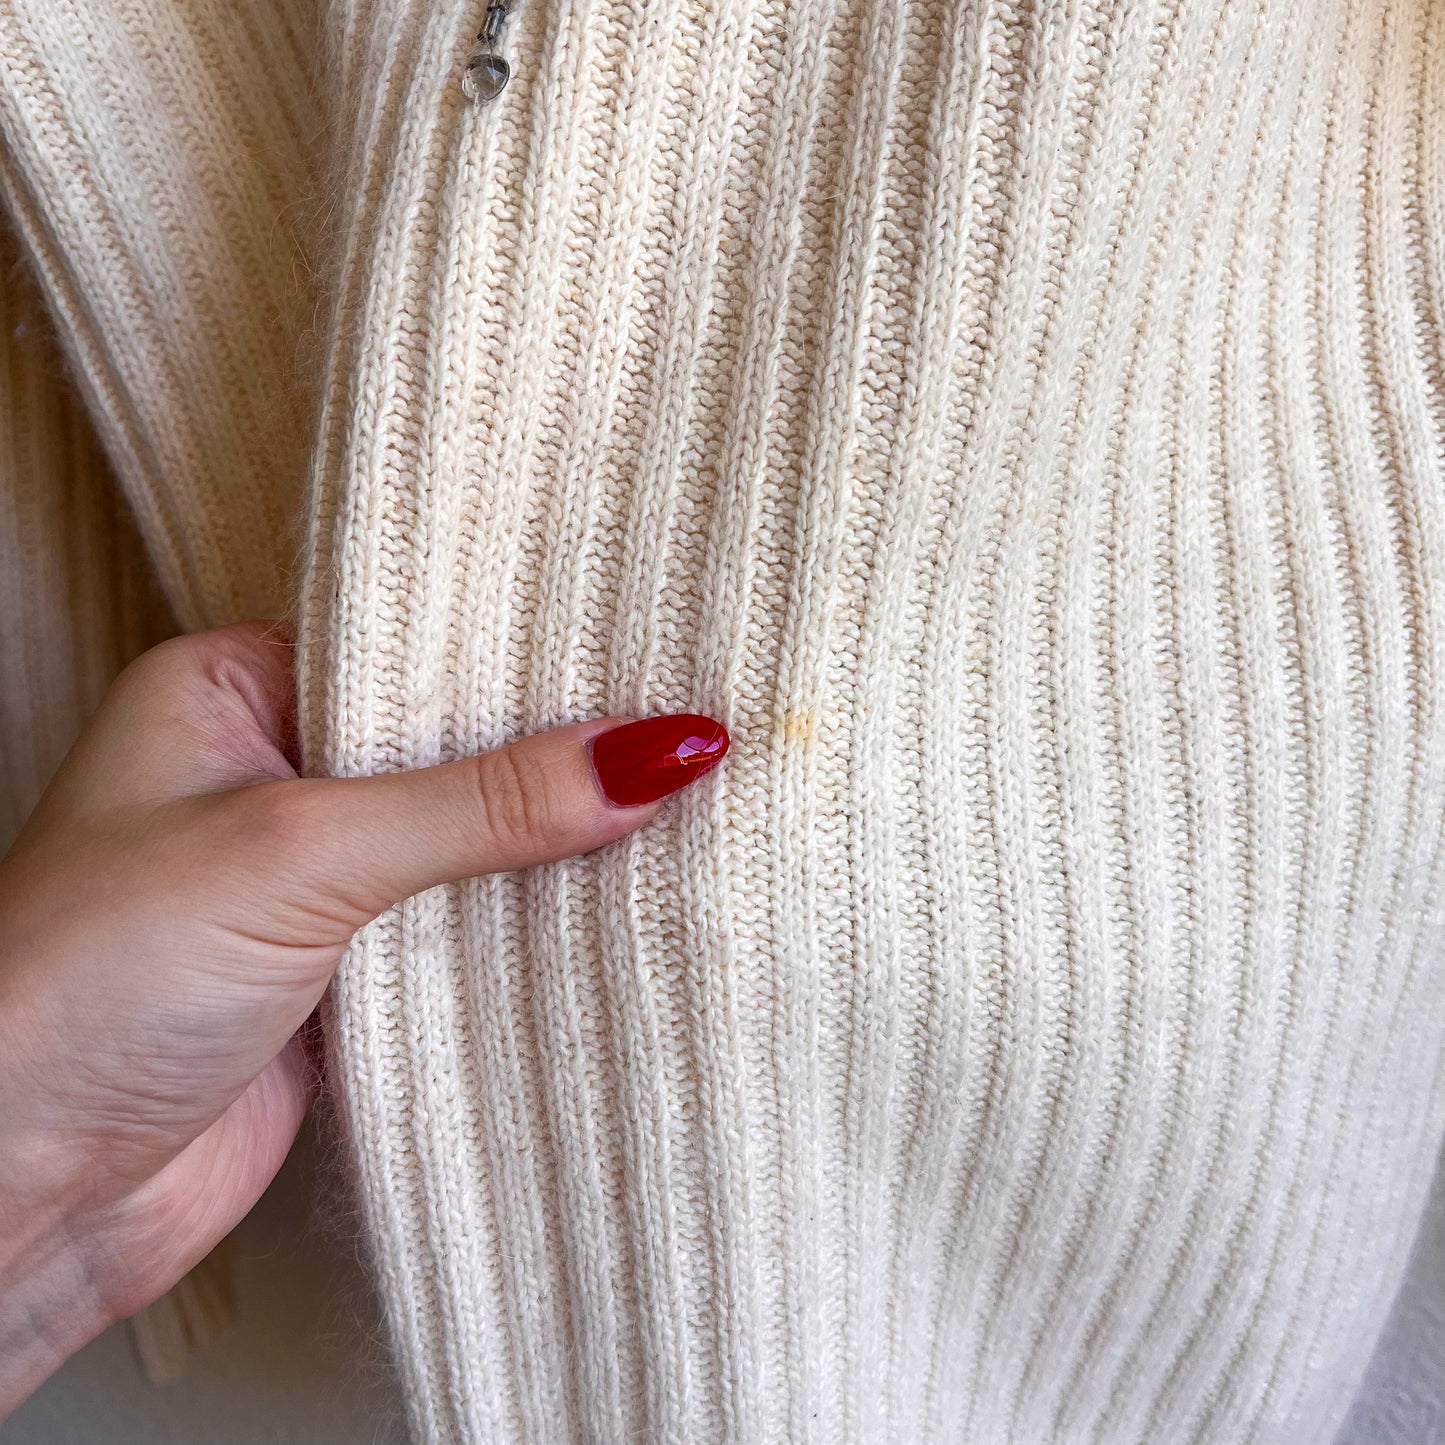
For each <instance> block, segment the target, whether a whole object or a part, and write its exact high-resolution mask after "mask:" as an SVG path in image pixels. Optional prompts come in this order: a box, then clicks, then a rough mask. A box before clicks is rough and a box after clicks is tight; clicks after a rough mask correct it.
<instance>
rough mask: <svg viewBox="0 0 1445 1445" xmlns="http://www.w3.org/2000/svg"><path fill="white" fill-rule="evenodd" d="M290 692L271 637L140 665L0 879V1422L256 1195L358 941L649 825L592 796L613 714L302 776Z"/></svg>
mask: <svg viewBox="0 0 1445 1445" xmlns="http://www.w3.org/2000/svg"><path fill="white" fill-rule="evenodd" d="M293 679H294V672H293V649H292V647H291V644H290V642H289V640H288V639H287V637H286V636H285V635H284V634H283V633H282V632H281V631H280V629H278V628H277V627H276V626H275V625H274V624H265V623H250V624H245V625H242V626H238V627H231V628H225V629H222V630H220V631H217V632H210V633H203V634H200V635H197V636H193V637H187V638H178V639H175V640H174V641H171V642H167V643H164V644H162V645H161V646H160V647H158V648H155V649H154V650H152V651H151V652H149V653H147V654H146V655H145V656H144V657H142V658H140V659H139V660H138V661H136V662H135V663H133V664H132V665H131V666H130V667H129V668H128V669H127V670H126V671H125V672H124V673H123V674H122V675H121V677H120V678H119V679H118V680H117V682H116V684H115V686H114V687H113V688H112V690H111V692H110V694H109V695H108V696H107V697H106V699H105V702H104V703H103V704H102V706H101V708H100V709H99V711H98V712H97V714H96V715H95V717H94V718H93V719H92V720H91V722H90V724H89V725H88V726H87V728H86V730H85V732H84V733H83V734H82V736H81V738H80V740H79V741H78V742H77V743H76V745H75V747H74V749H73V750H72V751H71V753H70V755H69V757H68V758H67V759H66V761H65V763H64V765H63V766H62V767H61V769H60V771H59V772H58V773H57V775H56V777H55V779H54V781H53V782H52V784H51V786H50V788H49V789H48V791H47V792H46V794H45V796H44V797H43V798H42V800H41V802H40V804H39V806H38V807H37V808H36V810H35V812H34V814H33V815H32V816H31V818H30V819H29V821H28V822H27V824H26V826H25V828H24V830H23V832H22V833H21V835H20V837H19V839H18V840H17V841H16V843H15V845H14V847H13V848H12V850H11V851H10V853H9V854H8V855H7V856H6V858H5V860H4V862H3V863H0V1099H3V1100H4V1101H5V1103H4V1108H3V1109H0V1160H3V1161H4V1163H3V1172H0V1418H3V1417H4V1416H5V1414H7V1413H8V1412H9V1411H10V1410H12V1409H13V1408H14V1407H15V1406H16V1405H17V1404H19V1403H20V1401H22V1400H23V1399H24V1398H25V1397H26V1396H27V1395H28V1394H29V1393H30V1392H31V1391H32V1390H33V1389H34V1388H35V1386H36V1385H37V1384H39V1383H40V1381H42V1380H43V1379H44V1378H45V1377H46V1376H47V1375H48V1374H49V1373H50V1372H51V1371H53V1370H54V1369H55V1368H56V1367H57V1366H59V1365H60V1364H61V1363H62V1362H63V1361H64V1360H65V1359H67V1358H68V1357H69V1356H70V1355H71V1354H73V1353H74V1352H75V1351H76V1350H77V1349H79V1348H80V1347H81V1346H82V1345H83V1344H85V1343H86V1342H87V1341H88V1340H90V1339H91V1338H92V1337H94V1336H95V1335H96V1334H98V1333H99V1332H100V1331H101V1330H102V1329H104V1328H105V1327H106V1326H107V1325H109V1324H111V1323H113V1322H114V1321H116V1320H120V1319H124V1318H126V1317H127V1316H129V1315H131V1314H133V1313H135V1311H136V1310H138V1309H140V1308H142V1307H143V1306H145V1305H146V1304H148V1303H150V1302H151V1301H152V1300H155V1299H157V1298H158V1297H159V1296H160V1295H162V1294H163V1293H164V1292H165V1291H166V1290H167V1289H169V1288H170V1287H171V1285H172V1284H174V1283H175V1282H176V1281H177V1280H178V1279H179V1278H180V1277H181V1276H182V1275H184V1274H185V1273H186V1271H187V1270H188V1269H190V1268H191V1266H192V1265H194V1264H195V1263H196V1262H197V1261H198V1260H200V1259H201V1258H203V1257H204V1256H205V1255H206V1254H207V1253H208V1252H209V1251H210V1250H211V1249H212V1248H213V1247H214V1245H215V1244H216V1243H217V1242H218V1241H219V1240H220V1239H221V1238H222V1237H223V1236H224V1235H225V1234H226V1233H227V1232H228V1231H229V1230H230V1229H231V1228H232V1227H233V1226H234V1225H235V1224H236V1223H237V1222H238V1221H239V1220H240V1219H241V1218H242V1216H243V1215H245V1213H246V1212H247V1210H249V1209H250V1208H251V1206H252V1205H253V1204H254V1203H255V1202H256V1200H257V1198H259V1196H260V1194H261V1192H262V1190H263V1189H265V1187H266V1185H267V1184H268V1183H269V1182H270V1180H271V1178H272V1177H273V1176H274V1174H275V1173H276V1170H277V1169H278V1168H279V1167H280V1165H281V1162H282V1161H283V1160H284V1158H285V1157H286V1153H287V1151H288V1149H289V1148H290V1147H291V1143H292V1141H293V1139H294V1138H295V1136H296V1132H297V1130H298V1128H299V1127H300V1125H301V1122H302V1119H303V1117H304V1116H305V1113H306V1110H307V1108H308V1106H309V1103H310V1100H311V1098H312V1095H313V1092H314V1089H315V1085H316V1080H315V1077H314V1072H315V1071H314V1066H313V1065H311V1064H310V1063H309V1062H308V1051H307V1050H306V1048H305V1047H304V1046H303V1041H302V1033H301V1031H302V1030H303V1028H304V1026H305V1025H306V1023H307V1020H308V1019H309V1018H310V1016H311V1015H312V1011H313V1010H314V1009H315V1007H316V1005H317V1003H318V1001H319V1000H320V998H321V996H322V994H323V992H324V991H325V989H326V985H327V982H328V981H329V979H330V977H331V974H332V972H333V970H334V969H335V967H336V965H337V962H338V961H339V959H340V957H341V954H342V952H343V950H344V949H345V947H346V944H347V941H348V940H349V939H350V937H351V935H352V934H353V933H354V932H355V931H356V930H357V929H358V928H360V927H361V926H362V925H363V924H364V923H366V922H368V921H369V920H370V919H372V918H374V917H375V916H376V915H377V914H379V913H381V912H382V911H383V910H385V909H386V908H388V907H389V906H390V905H392V904H393V903H395V902H397V901H398V900H400V899H402V898H405V897H407V896H408V895H410V894H412V893H415V892H418V891H420V890H421V889H424V888H428V887H432V886H434V885H436V884H440V883H446V882H450V881H453V880H456V879H460V878H467V877H472V876H475V875H478V874H483V873H495V872H505V871H509V870H512V869H517V868H526V867H531V866H533V865H535V864H538V863H543V862H547V861H551V860H555V859H559V858H565V857H570V856H573V855H575V854H579V853H585V852H588V851H590V850H591V849H593V848H597V847H600V846H601V845H603V844H605V843H609V842H611V841H613V840H615V839H618V838H621V837H623V836H624V835H626V834H628V833H630V832H632V831H633V830H634V829H636V828H639V827H641V826H642V825H643V824H645V823H646V822H648V821H649V820H650V819H651V818H653V817H654V816H655V815H656V814H657V812H658V811H659V809H660V808H661V806H662V804H661V802H652V803H647V804H644V805H641V806H636V807H618V806H614V805H613V804H612V803H610V802H609V801H608V800H607V799H606V798H605V797H604V795H603V792H602V790H601V788H600V787H599V784H598V779H597V777H596V776H595V775H594V772H593V768H592V765H591V762H590V760H589V750H588V748H587V746H586V745H587V744H588V742H589V741H590V740H591V739H592V738H594V737H596V736H598V735H599V734H601V733H603V732H607V731H608V730H609V729H613V728H617V727H618V726H619V725H620V724H622V723H623V722H625V721H626V720H625V719H619V718H604V719H597V720H594V721H590V722H585V723H577V724H574V725H572V726H569V727H564V728H558V729H556V730H555V731H553V732H548V733H540V734H537V735H535V736H533V737H529V738H525V739H523V740H521V741H520V742H518V743H516V744H514V745H513V746H511V747H509V748H505V749H501V750H499V751H497V752H494V753H489V754H486V755H483V756H481V757H477V758H469V759H465V760H462V761H459V762H454V763H447V764H444V765H442V766H440V767H435V768H427V769H422V770H418V771H415V772H411V773H398V774H390V775H387V776H382V777H375V778H353V779H300V778H298V777H297V773H296V768H295V765H294V759H295V756H296V748H295V742H294V705H295V699H294V681H293ZM719 731H721V730H720V729H719ZM722 737H723V747H724V750H725V747H726V734H725V733H723V734H722ZM703 770H704V771H705V769H703ZM689 780H690V779H689ZM678 781H681V780H680V779H679V780H678ZM678 781H671V780H670V781H669V783H668V786H677V785H678Z"/></svg>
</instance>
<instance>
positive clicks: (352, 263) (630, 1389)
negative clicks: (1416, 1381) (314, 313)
mask: <svg viewBox="0 0 1445 1445" xmlns="http://www.w3.org/2000/svg"><path fill="white" fill-rule="evenodd" d="M480 9H481V7H480V6H478V5H475V4H467V5H458V4H451V5H447V4H440V5H439V4H435V3H428V4H425V5H423V4H419V3H418V4H405V3H396V4H393V5H391V6H389V7H386V8H377V7H367V8H365V9H364V10H362V11H357V12H355V13H354V16H353V19H352V21H351V24H350V30H349V33H348V35H347V37H346V41H347V43H346V46H345V49H344V52H343V54H342V55H341V56H340V57H339V59H338V60H337V63H336V64H337V70H338V73H339V74H340V75H341V76H342V77H344V88H343V93H342V98H341V100H340V102H339V108H338V112H337V113H338V115H343V116H351V115H354V116H355V117H356V124H355V127H354V132H353V133H354V134H355V135H356V136H357V137H358V138H359V139H358V150H357V153H356V155H355V156H354V158H353V161H352V164H351V168H350V172H349V174H350V176H351V178H352V179H351V183H350V185H349V186H348V188H347V191H346V194H345V197H344V200H345V202H346V203H347V204H348V205H350V207H351V209H350V211H349V212H348V213H347V216H346V217H345V234H346V236H347V237H348V238H349V248H348V251H347V256H346V263H345V267H344V269H343V271H342V273H341V275H342V278H343V279H342V283H341V287H340V290H339V292H338V319H337V335H336V340H335V342H334V349H333V359H332V364H331V370H330V385H329V391H328V396H329V402H328V405H327V408H326V413H325V417H324V421H323V431H322V444H321V453H320V455H321V458H322V461H321V466H320V470H319V473H318V475H319V480H320V486H319V489H318V493H317V502H316V511H315V516H314V532H313V539H314V540H313V552H312V564H311V566H312V570H311V581H310V584H309V586H308V589H307V597H306V604H305V620H306V627H307V659H306V698H305V701H306V710H307V716H308V720H309V725H310V746H311V757H312V761H313V765H314V766H316V767H318V768H321V769H325V770H335V771H340V772H345V773H359V772H366V771H370V770H374V769H385V768H394V767H409V766H416V765H420V764H425V763H430V762H434V761H436V760H438V759H441V758H446V757H451V756H454V755H457V754H460V753H465V752H469V751H472V750H474V749H478V748H486V747H492V746H495V745H497V744H499V743H503V742H505V741H507V740H508V739H509V738H512V737H515V736H517V735H518V734H520V733H522V732H525V731H528V730H530V729H534V728H540V727H547V726H550V725H552V724H554V723H559V722H562V721H565V720H567V719H571V718H579V717H585V716H589V715H595V714H598V713H605V712H615V711H632V712H636V713H644V712H654V711H659V710H663V709H681V708H687V709H698V710H704V711H713V712H716V713H717V714H718V715H719V716H721V717H723V718H724V719H726V721H727V722H728V724H729V726H730V727H731V728H732V730H733V736H734V739H735V750H734V754H733V756H732V757H731V758H730V760H729V762H728V764H727V766H726V768H725V769H724V770H723V772H722V774H721V776H720V777H719V778H718V779H717V780H716V781H715V782H714V783H710V784H709V785H707V786H705V787H703V788H701V789H700V790H699V791H698V793H697V794H695V795H690V796H686V797H683V798H680V799H679V800H678V801H677V803H676V804H675V805H674V807H673V808H672V810H671V812H670V814H669V815H668V818H667V821H666V822H665V823H664V824H663V825H661V826H659V827H656V828H653V829H650V830H648V831H647V832H646V833H645V834H643V835H642V836H639V837H638V838H636V839H634V840H632V841H631V842H630V843H629V844H627V845H626V846H620V847H617V848H614V849H611V850H608V851H606V852H604V853H602V854H600V855H598V856H595V857H591V858H587V859H583V860H579V861H576V862H572V863H568V864H564V865H559V866H557V867H554V868H549V869H546V870H542V871H540V872H538V873H535V874H532V875H529V876H527V877H510V878H497V879H488V880H482V881H479V882H476V883H473V884H468V885H466V886H462V887H457V888H453V889H449V890H445V891H438V892H433V893H430V894H427V895H424V896H422V897H420V898H417V899H415V900H413V901H412V902H411V903H409V904H407V905H405V906H404V907H402V908H399V909H397V910H396V911H394V912H393V913H392V914H390V915H388V916H387V917H385V918H384V919H382V920H381V921H380V922H378V923H377V924H376V925H375V926H374V927H373V928H371V929H369V930H368V931H367V932H366V933H365V934H364V935H363V937H362V938H361V940H360V941H359V943H358V944H357V946H356V947H355V948H354V949H353V951H352V953H351V956H350V958H349V959H348V961H347V963H346V965H345V967H344V968H343V970H342V974H341V978H340V982H339V985H338V989H337V993H336V1017H335V1041H336V1049H337V1058H338V1060H339V1061H340V1063H341V1065H342V1069H343V1077H344V1080H345V1099H346V1104H347V1106H348V1110H349V1118H350V1125H351V1130H352V1137H353V1142H354V1147H355V1157H356V1161H357V1167H358V1172H359V1177H360V1180H361V1184H362V1188H363V1192H364V1198H365V1203H366V1210H367V1215H368V1219H369V1223H370V1227H371V1230H372V1235H373V1240H374V1246H375V1256H376V1260H377V1267H378V1272H379V1276H380V1279H381V1281H382V1285H383V1291H384V1294H385V1296H386V1298H387V1300H388V1301H389V1304H390V1309H391V1320H392V1328H393V1333H394V1337H395V1340H396V1343H397V1347H398V1350H399V1353H400V1356H401V1359H402V1362H403V1366H404V1369H405V1372H406V1375H407V1379H408V1382H409V1387H410V1393H411V1398H412V1401H413V1405H414V1411H415V1425H416V1429H417V1433H418V1434H419V1436H421V1437H422V1438H424V1439H428V1440H469V1441H470V1440H475V1441H489V1442H490V1441H509V1442H510V1441H524V1440H525V1441H563V1440H575V1441H584V1440H585V1441H623V1440H647V1441H720V1440H734V1441H746V1442H762V1441H790V1442H792V1441H796V1442H829V1445H831V1442H837V1441H847V1440H852V1441H869V1442H883V1441H896V1442H928V1441H944V1440H951V1441H970V1442H987V1445H998V1442H1004V1441H1028V1442H1045V1441H1068V1442H1074V1441H1099V1442H1109V1445H1122V1442H1128V1441H1141V1442H1142V1441H1151V1442H1152V1441H1169V1442H1171V1445H1173V1442H1183V1441H1191V1440H1201V1441H1219V1442H1240V1441H1247V1440H1270V1441H1279V1440H1287V1441H1300V1442H1317V1441H1323V1440H1327V1439H1328V1438H1329V1436H1330V1434H1331V1431H1332V1429H1333V1427H1334V1425H1335V1424H1336V1423H1337V1422H1338V1420H1339V1419H1340V1418H1341V1416H1342V1414H1343V1412H1344V1410H1345V1407H1346V1405H1347V1402H1348V1401H1349V1399H1350V1396H1351V1394H1352V1392H1353V1391H1354V1389H1355V1388H1356V1385H1357V1383H1358V1381H1359V1378H1360V1375H1361V1373H1362V1371H1363V1368H1364V1365H1365V1362H1366V1360H1367V1358H1368V1355H1369V1349H1370V1345H1371V1342H1372V1341H1373V1340H1374V1338H1375V1335H1376V1332H1377V1330H1378V1327H1379V1324H1380V1322H1381V1320H1382V1318H1383V1316H1384V1313H1385V1311H1386V1308H1387V1306H1388V1303H1389V1300H1390V1297H1391V1295H1392V1293H1393V1291H1394V1288H1395V1286H1396V1283H1397V1281H1398V1278H1399V1274H1400V1270H1401V1267H1402V1263H1403V1260H1404V1258H1405V1252H1406V1250H1407V1248H1408V1245H1409V1242H1410V1238H1411V1235H1412V1231H1413V1228H1414V1224H1415V1221H1416V1219H1417V1218H1418V1213H1419V1209H1420V1204H1421V1200H1422V1197H1423V1194H1424V1191H1425V1189H1426V1185H1427V1182H1428V1179H1429V1172H1430V1168H1431V1164H1432V1162H1433V1158H1434V1154H1435V1148H1436V1144H1437V1142H1438V1140H1439V1138H1440V1132H1441V1125H1442V1105H1445V1098H1442V1094H1441V1088H1440V1069H1439V1065H1440V1060H1441V1043H1442V1035H1445V1018H1442V1014H1441V1010H1440V1007H1439V1000H1440V997H1441V987H1442V982H1445V978H1442V963H1445V960H1442V956H1441V930H1440V924H1441V910H1440V904H1441V894H1440V887H1441V882H1442V877H1441V857H1440V851H1439V844H1440V828H1441V816H1442V802H1445V714H1442V707H1441V692H1440V681H1441V663H1442V645H1445V630H1442V629H1445V610H1442V605H1445V597H1442V591H1441V589H1442V587H1445V491H1442V485H1445V470H1442V426H1445V409H1442V406H1445V404H1442V391H1441V387H1442V380H1445V369H1442V342H1441V334H1442V333H1441V296H1442V289H1441V288H1442V280H1445V269H1442V265H1441V260H1442V254H1441V251H1442V245H1445V214H1442V195H1445V171H1442V139H1441V138H1442V136H1445V10H1442V9H1441V7H1439V6H1432V5H1430V4H1428V3H1424V0H1418V3H1405V4H1396V5H1383V4H1374V3H1365V4H1354V3H1342V0H1341V3H1336V0H1327V3H1320V4H1316V5H1312V6H1308V7H1299V6H1289V5H1285V4H1271V3H1263V0H1238V3H1196V4H1190V5H1149V4H1132V3H1131V4H1124V5H1118V6H1105V5H1088V4H1080V3H1057V4H1054V3H1050V4H1039V5H1027V4H1010V3H988V0H899V3H891V4H862V3H855V4H848V3H824V0H812V3H807V0H799V3H793V4H785V3H769V0H731V3H728V0H715V3H697V4H686V5H684V4H647V5H644V4H620V3H618V4H602V3H575V4H558V5H551V4H545V3H530V4H527V5H526V6H525V7H522V8H521V9H520V10H519V11H518V12H517V14H516V15H515V17H514V18H513V20H512V22H511V25H510V28H509V34H508V39H507V42H506V44H507V46H508V53H509V57H510V59H511V61H512V64H513V68H514V71H515V78H514V80H513V82H512V85H511V87H510V88H509V90H508V91H507V92H506V93H505V94H504V95H503V96H502V98H501V100H500V101H499V102H498V103H497V104H496V105H495V106H494V107H493V108H491V109H490V110H485V111H480V112H479V111H477V110H475V109H473V108H472V107H470V106H469V105H468V104H467V103H466V102H465V101H464V98H463V97H462V95H461V92H460V89H459V84H458V82H459V78H460V75H461V72H462V69H463V67H464V65H465V62H466V58H467V55H468V52H469V50H470V47H471V41H472V38H473V36H474V34H475V31H476V28H477V25H478V23H479V11H480Z"/></svg>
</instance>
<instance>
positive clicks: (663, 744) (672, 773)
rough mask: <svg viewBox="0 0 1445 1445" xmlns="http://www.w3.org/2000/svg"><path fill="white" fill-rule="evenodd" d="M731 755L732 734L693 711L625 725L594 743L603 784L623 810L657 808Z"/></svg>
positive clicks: (609, 797)
mask: <svg viewBox="0 0 1445 1445" xmlns="http://www.w3.org/2000/svg"><path fill="white" fill-rule="evenodd" d="M727 750H728V730H727V729H726V728H725V727H724V726H723V725H722V724H721V723H720V722H715V721H714V720H713V719H712V718H710V717H700V716H699V715H698V714H697V713H690V712H683V713H676V714H674V715H672V716H670V717H647V718H643V719H642V720H641V721H640V722H631V723H623V725H622V726H621V727H617V728H613V729H611V731H609V732H605V733H600V734H599V735H598V736H597V737H595V738H593V739H592V742H591V744H590V751H591V754H592V771H593V772H594V773H595V774H596V776H597V782H598V785H599V786H600V787H601V789H602V793H603V796H604V797H605V798H606V799H607V800H608V801H609V802H611V803H616V804H617V806H618V807H619V808H637V807H640V806H641V805H642V804H643V803H655V802H656V801H657V800H658V799H659V798H665V797H666V796H667V795H668V794H669V793H675V792H677V790H678V789H679V788H685V787H686V786H687V785H688V784H689V783H691V782H694V781H696V780H697V779H698V778H700V777H702V775H703V774H704V773H706V772H709V771H711V770H712V769H713V768H715V767H716V766H717V765H718V763H720V762H721V761H722V760H723V757H724V756H725V755H726V753H727Z"/></svg>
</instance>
